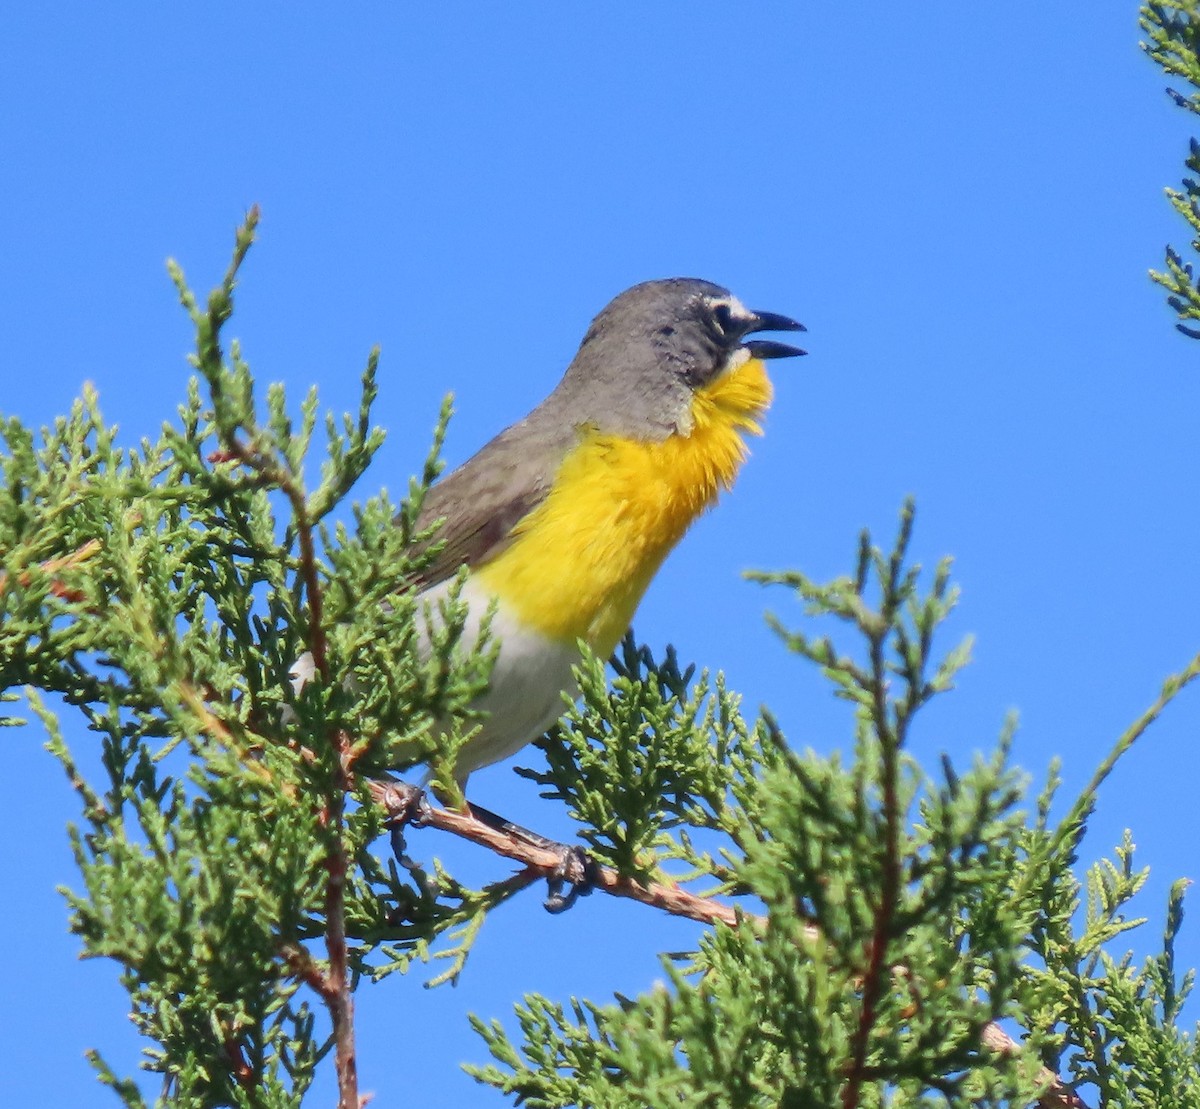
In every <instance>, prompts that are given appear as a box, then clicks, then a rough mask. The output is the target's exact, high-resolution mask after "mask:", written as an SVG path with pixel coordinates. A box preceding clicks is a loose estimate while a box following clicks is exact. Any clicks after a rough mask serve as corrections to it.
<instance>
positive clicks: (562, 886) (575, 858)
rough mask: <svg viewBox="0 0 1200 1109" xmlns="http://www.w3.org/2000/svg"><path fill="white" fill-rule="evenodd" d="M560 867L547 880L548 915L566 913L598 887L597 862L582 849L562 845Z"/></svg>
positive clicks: (546, 906)
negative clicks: (581, 898) (577, 901)
mask: <svg viewBox="0 0 1200 1109" xmlns="http://www.w3.org/2000/svg"><path fill="white" fill-rule="evenodd" d="M559 848H560V854H559V861H558V865H557V866H556V867H555V868H554V872H553V873H552V874H551V875H550V876H549V877H548V878H547V879H546V889H547V893H546V900H545V902H543V904H544V905H545V909H546V912H548V913H555V914H557V913H565V912H566V911H567V910H568V909H569V908H571V906H572V905H574V904H575V902H576V900H578V899H579V898H580V897H587V895H588V894H589V893H591V892H592V890H593V889H595V887H596V873H597V870H598V869H599V868H598V867H597V865H596V860H595V859H593V858H592V857H591V855H589V854H588V853H587V852H586V851H585V850H584V849H583V848H582V847H568V846H567V845H566V844H560V845H559Z"/></svg>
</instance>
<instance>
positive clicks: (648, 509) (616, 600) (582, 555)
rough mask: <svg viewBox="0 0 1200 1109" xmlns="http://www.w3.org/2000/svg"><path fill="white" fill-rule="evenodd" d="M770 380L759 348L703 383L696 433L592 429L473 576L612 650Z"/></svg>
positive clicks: (707, 499) (710, 490) (531, 613)
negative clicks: (635, 434) (643, 437)
mask: <svg viewBox="0 0 1200 1109" xmlns="http://www.w3.org/2000/svg"><path fill="white" fill-rule="evenodd" d="M770 403H771V382H770V380H769V378H768V377H767V372H766V367H765V366H764V365H763V363H762V361H761V360H759V359H750V360H748V361H747V362H745V363H744V364H743V365H741V366H739V367H738V368H737V369H735V370H733V371H731V372H729V373H726V374H724V375H723V376H722V377H720V378H718V379H717V380H716V381H714V382H713V383H711V384H710V385H708V386H706V387H705V388H704V389H700V390H697V392H696V393H695V395H694V398H693V401H692V428H691V431H690V433H689V434H686V435H684V434H675V435H672V436H670V438H668V439H666V440H665V441H663V442H661V443H645V442H639V441H636V440H631V439H622V438H617V437H615V436H613V435H606V434H603V433H601V432H597V431H592V432H585V433H584V436H583V438H582V439H581V441H580V444H579V446H577V447H576V448H574V449H573V450H572V451H571V453H570V454H569V455H567V457H566V458H565V459H564V460H563V462H562V465H561V467H560V469H559V472H558V475H557V477H556V479H555V482H554V486H553V488H552V489H551V491H550V493H549V495H548V496H547V497H546V499H545V500H544V501H543V502H542V503H541V504H540V505H539V506H538V507H537V508H536V509H534V511H533V512H531V513H530V514H529V515H528V516H526V517H525V518H524V519H523V520H522V521H521V522H520V523H519V524H518V525H517V527H516V529H515V531H514V534H515V536H516V539H515V541H514V542H513V543H511V544H510V545H509V546H508V547H507V548H506V549H505V550H504V551H503V552H502V553H501V554H500V555H499V556H498V557H497V558H495V559H493V560H492V561H490V562H487V563H484V564H483V565H481V566H479V567H477V568H476V570H475V571H474V574H473V579H474V580H476V581H477V582H479V583H480V584H482V585H483V587H484V588H485V590H487V591H488V592H489V593H491V594H493V595H496V596H498V597H499V598H500V599H501V600H502V601H503V602H504V604H505V607H506V608H507V609H509V610H510V611H512V612H513V613H514V614H515V615H516V617H517V618H518V619H519V620H520V621H521V622H522V623H524V624H526V625H528V626H531V627H533V628H536V629H537V630H538V631H540V632H541V633H542V634H543V635H547V636H550V637H551V638H554V639H557V640H560V641H564V642H570V643H573V642H574V641H575V640H577V639H583V640H585V641H586V642H587V643H588V645H589V646H590V647H591V648H592V649H593V650H594V651H596V652H597V653H598V654H600V655H602V656H603V655H607V654H609V653H610V652H611V651H612V650H613V648H614V647H615V646H616V645H617V642H618V641H619V640H620V638H621V636H622V635H624V634H625V630H626V629H627V628H628V627H629V624H630V621H631V620H632V619H633V613H634V610H635V609H636V608H637V605H638V602H639V601H640V600H641V599H642V594H643V593H645V591H646V587H647V586H648V585H649V584H650V579H651V578H653V577H654V574H655V572H656V571H657V570H658V568H659V566H661V565H662V562H663V559H664V558H666V556H667V554H668V553H669V552H670V550H671V548H672V547H673V546H674V545H675V544H676V543H677V542H678V541H679V539H680V538H681V537H682V536H683V533H684V532H685V531H687V529H688V526H689V525H690V524H691V523H692V521H693V520H695V519H696V517H697V516H699V515H700V514H701V513H702V512H703V511H704V510H705V509H707V508H708V507H709V506H710V505H712V504H713V503H714V501H715V500H716V498H717V495H718V494H719V493H720V492H721V490H722V489H727V488H729V486H730V485H732V483H733V479H734V478H735V477H736V476H737V472H738V470H739V469H740V468H741V465H742V462H743V461H744V459H745V456H746V446H745V443H744V441H743V435H744V434H746V433H749V434H755V435H757V434H760V429H759V426H758V422H757V421H758V417H759V416H761V415H762V413H763V412H764V411H765V410H766V408H767V406H768V405H769V404H770Z"/></svg>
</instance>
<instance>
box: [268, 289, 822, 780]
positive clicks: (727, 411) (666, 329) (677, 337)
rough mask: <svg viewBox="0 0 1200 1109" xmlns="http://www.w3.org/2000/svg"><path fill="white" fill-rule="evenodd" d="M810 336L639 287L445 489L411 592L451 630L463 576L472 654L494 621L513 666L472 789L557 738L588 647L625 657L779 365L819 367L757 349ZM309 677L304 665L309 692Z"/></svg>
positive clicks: (725, 478)
mask: <svg viewBox="0 0 1200 1109" xmlns="http://www.w3.org/2000/svg"><path fill="white" fill-rule="evenodd" d="M804 330H805V328H804V326H803V325H802V324H800V323H797V322H796V321H795V320H793V319H791V318H789V317H787V316H783V315H779V314H777V313H774V312H759V311H752V310H750V309H748V308H746V307H745V305H744V304H743V303H742V302H741V301H740V300H738V298H737V297H735V296H734V295H733V294H732V293H731V292H730V291H729V290H728V289H726V288H724V287H722V286H720V285H716V284H713V283H712V282H709V281H702V280H699V279H696V278H679V277H677V278H667V279H663V280H654V281H646V282H642V283H641V284H638V285H634V286H633V287H632V288H630V289H627V290H625V291H624V292H623V293H621V294H619V295H618V296H617V297H615V298H614V299H613V300H612V301H611V302H610V303H609V304H608V305H607V306H606V307H605V308H604V309H603V310H602V311H601V312H600V314H599V315H597V316H596V317H595V319H594V320H592V322H591V325H590V326H589V327H588V329H587V332H586V334H585V335H584V337H583V341H582V343H581V344H580V347H579V350H578V352H577V353H576V355H575V357H574V358H573V359H572V361H571V362H570V364H569V365H568V367H567V370H566V372H565V373H564V375H563V377H562V379H561V381H560V382H559V383H558V385H557V386H556V387H555V388H554V389H553V391H552V392H551V393H550V394H549V395H548V396H547V397H546V398H545V400H543V401H542V402H541V403H540V404H538V405H537V406H536V407H535V408H534V409H533V410H532V411H531V412H530V413H529V414H528V415H527V416H525V417H524V419H521V420H518V421H517V422H516V423H514V424H512V425H511V426H510V427H507V428H505V429H504V430H503V431H501V432H500V433H499V434H498V435H497V436H496V437H495V438H493V439H492V440H491V441H490V442H489V443H487V444H486V445H485V446H484V447H482V448H481V449H480V450H479V451H478V452H477V453H476V454H475V455H473V456H472V457H471V458H470V459H468V460H467V461H466V462H464V463H463V464H462V465H461V466H459V467H458V468H457V469H455V470H453V471H452V472H451V473H449V474H448V475H447V476H445V477H443V478H442V479H441V480H439V481H437V482H436V483H434V485H432V486H431V487H430V489H429V491H428V494H427V496H426V498H425V501H424V503H423V505H422V508H421V511H420V514H419V516H418V519H417V523H416V526H417V529H418V530H420V529H425V528H430V527H434V526H435V525H437V527H436V531H435V533H434V538H433V543H434V547H433V548H432V550H433V551H434V552H435V553H434V555H433V558H432V560H431V561H430V562H429V564H428V565H427V566H426V567H425V568H424V569H423V571H421V573H420V574H419V576H418V577H417V580H416V581H415V582H412V583H411V586H410V587H411V588H413V589H414V590H416V591H417V592H418V601H419V602H420V611H423V612H424V613H425V618H426V620H434V619H437V618H438V616H437V614H438V613H439V612H440V611H441V610H442V607H443V606H442V602H444V601H445V600H446V599H447V598H448V597H449V596H450V595H451V594H452V592H453V591H454V590H455V589H456V588H457V587H458V582H459V577H460V574H459V571H460V570H461V569H462V568H463V567H464V566H465V567H466V568H467V576H466V579H465V583H463V584H462V585H461V592H460V593H459V600H460V601H461V602H465V604H466V606H467V616H466V624H465V627H464V630H463V637H462V642H464V643H470V642H471V641H472V637H474V639H475V641H477V640H478V637H479V636H480V635H481V633H482V628H483V626H484V624H485V622H486V623H487V625H488V632H489V635H490V642H492V643H493V644H494V645H495V647H496V649H497V653H496V655H495V662H494V665H493V668H492V671H491V676H490V681H489V685H488V688H487V690H486V692H484V693H483V694H482V696H481V697H480V698H479V700H478V701H477V703H476V704H475V705H474V706H473V707H474V708H477V709H479V710H481V712H480V717H481V722H480V724H479V727H478V730H477V732H476V733H475V734H474V735H473V736H472V737H470V738H469V739H468V740H467V741H466V743H465V744H464V745H463V746H462V747H460V748H459V750H458V753H457V761H456V763H455V768H454V776H455V778H456V780H457V782H458V784H459V786H460V787H464V786H465V784H466V781H467V778H468V776H469V775H470V774H471V773H472V772H474V771H475V770H478V769H480V768H482V767H485V766H489V765H491V764H493V763H496V762H499V761H501V760H503V759H505V758H507V757H509V756H510V755H512V754H515V753H516V752H517V751H518V750H520V749H521V748H522V747H524V746H525V745H526V744H527V743H529V742H531V741H532V740H534V739H536V738H538V737H539V736H540V735H542V734H543V733H544V732H546V731H547V730H548V729H549V728H550V727H552V726H553V725H554V724H555V722H556V721H557V720H558V719H559V717H560V716H561V715H562V713H563V710H564V704H565V702H564V694H565V695H566V696H567V697H568V698H571V697H574V696H575V695H576V694H577V693H578V688H577V685H576V680H575V676H574V672H573V667H575V666H576V665H578V663H579V662H580V660H581V651H580V644H581V643H583V644H586V646H587V647H588V648H589V649H590V650H591V651H592V652H593V653H595V654H596V655H597V656H599V657H602V658H603V657H608V656H609V655H610V654H611V653H612V651H613V650H614V649H615V647H616V646H617V644H618V643H619V642H620V640H621V638H622V637H623V636H624V634H625V632H626V630H627V629H628V628H629V626H630V624H631V622H632V619H633V616H634V612H635V610H636V608H637V606H638V603H639V602H640V601H641V599H642V596H643V594H644V593H645V591H646V589H647V587H648V586H649V584H650V581H651V579H652V578H653V577H654V575H655V574H656V572H657V571H658V569H659V567H660V566H661V565H662V563H663V561H664V560H665V558H666V557H667V555H668V554H669V553H670V551H671V550H672V549H673V548H674V547H675V545H676V544H677V543H678V542H679V540H680V539H681V538H682V537H683V535H684V533H685V532H686V531H687V530H688V528H689V527H690V525H691V524H692V523H693V522H694V521H695V520H696V519H697V518H698V517H699V516H700V515H701V514H702V513H704V512H705V511H706V510H707V509H709V508H710V507H711V506H712V505H713V504H714V503H715V502H716V500H717V498H718V496H719V495H720V494H721V493H722V492H723V491H725V490H727V489H729V488H730V487H731V486H732V484H733V482H734V479H735V477H736V476H737V474H738V471H739V470H740V468H741V466H742V463H743V462H744V460H745V458H746V455H747V445H746V437H747V436H749V435H757V434H761V424H760V421H761V419H762V417H763V414H764V413H765V412H766V410H767V408H768V406H769V405H770V403H771V399H772V385H771V381H770V378H769V376H768V374H767V369H766V362H767V361H769V360H772V359H779V358H788V357H793V356H796V355H802V354H804V353H805V351H803V350H800V349H799V348H797V347H794V346H789V345H787V344H785V343H782V342H777V341H775V340H770V339H750V338H748V336H750V335H755V334H758V333H760V332H763V331H804ZM439 522H440V523H439ZM489 614H490V621H489V620H488V617H489ZM426 640H428V631H427V632H426ZM311 673H312V664H311V658H309V659H307V660H306V659H304V658H302V659H300V660H298V662H297V664H296V666H295V667H293V670H292V675H293V686H294V688H297V689H298V688H299V686H300V685H302V684H303V682H304V681H305V680H307V678H308V677H310V676H311Z"/></svg>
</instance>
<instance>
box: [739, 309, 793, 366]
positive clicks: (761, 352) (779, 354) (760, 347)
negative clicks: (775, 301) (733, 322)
mask: <svg viewBox="0 0 1200 1109" xmlns="http://www.w3.org/2000/svg"><path fill="white" fill-rule="evenodd" d="M807 330H808V328H806V327H805V326H804V324H802V323H797V322H796V321H795V320H793V319H791V318H790V317H788V316H781V315H779V313H778V312H755V313H754V322H753V323H751V324H750V326H749V327H748V328H746V332H745V333H746V334H747V335H752V334H754V332H756V331H807ZM742 346H743V347H745V348H746V349H747V350H748V351H749V352H750V354H751V356H752V357H754V358H794V357H795V356H796V355H798V354H807V353H808V351H806V350H801V349H800V348H799V347H793V346H789V345H788V344H787V343H777V342H776V341H775V340H774V339H751V340H750V341H749V342H748V343H742Z"/></svg>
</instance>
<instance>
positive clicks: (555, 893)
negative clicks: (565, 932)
mask: <svg viewBox="0 0 1200 1109" xmlns="http://www.w3.org/2000/svg"><path fill="white" fill-rule="evenodd" d="M371 791H372V793H373V794H374V795H375V799H376V801H377V802H378V803H379V804H380V805H382V806H383V809H384V811H385V812H386V813H387V821H386V822H385V827H386V828H387V829H388V833H389V835H390V837H391V846H392V853H393V854H394V855H395V857H396V861H397V862H398V863H399V864H400V865H401V866H403V867H404V868H405V870H407V871H409V872H410V873H412V874H413V875H414V876H415V877H417V878H418V880H421V879H422V878H423V877H424V871H423V869H422V867H421V866H420V864H419V863H417V862H415V861H414V860H412V859H411V858H409V857H408V853H407V852H408V845H407V844H406V843H405V840H404V828H405V827H406V826H407V825H410V824H411V825H412V826H413V827H415V828H419V827H421V825H423V824H426V823H429V822H430V820H429V818H430V816H431V814H432V812H433V809H432V807H431V806H430V803H429V798H428V796H427V795H426V792H425V790H423V789H422V788H421V787H420V786H414V785H410V784H409V783H408V782H401V781H395V780H392V779H385V780H381V781H375V782H373V783H372V789H371ZM467 812H468V814H469V815H470V816H471V818H472V819H474V820H477V821H479V823H480V824H483V825H486V826H487V827H488V828H491V829H492V830H493V831H495V832H500V833H502V834H503V835H506V836H508V837H510V838H511V839H515V840H519V841H520V842H522V843H527V844H529V845H530V846H531V847H536V848H538V849H539V850H542V851H549V852H552V853H554V854H555V855H557V856H558V864H557V865H556V866H555V868H554V870H553V872H552V873H551V874H550V875H549V876H548V877H547V879H546V883H547V885H548V887H549V889H548V893H547V896H546V900H545V902H544V904H545V907H546V911H547V912H548V913H562V912H566V910H567V909H569V908H570V907H571V906H572V905H574V904H575V902H576V900H577V899H578V898H580V897H586V896H587V895H588V894H589V893H591V892H592V888H593V887H594V885H595V881H596V873H597V870H598V869H599V868H598V866H597V864H596V861H595V860H594V859H593V858H592V857H591V856H590V855H589V854H588V853H587V852H586V851H585V850H584V849H583V848H582V847H578V846H572V845H569V844H566V843H559V842H558V841H557V840H552V839H547V838H546V837H545V836H543V835H539V834H538V833H537V832H531V831H530V830H529V829H528V828H523V827H522V826H521V825H520V824H514V823H513V822H512V821H511V820H505V818H504V817H502V816H500V815H498V814H497V813H494V812H492V811H491V810H490V809H485V808H484V807H483V806H482V805H476V804H473V803H472V802H470V801H468V802H467Z"/></svg>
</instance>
